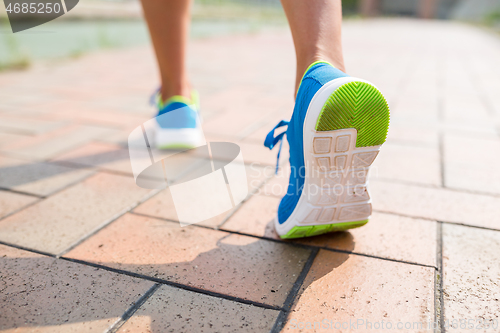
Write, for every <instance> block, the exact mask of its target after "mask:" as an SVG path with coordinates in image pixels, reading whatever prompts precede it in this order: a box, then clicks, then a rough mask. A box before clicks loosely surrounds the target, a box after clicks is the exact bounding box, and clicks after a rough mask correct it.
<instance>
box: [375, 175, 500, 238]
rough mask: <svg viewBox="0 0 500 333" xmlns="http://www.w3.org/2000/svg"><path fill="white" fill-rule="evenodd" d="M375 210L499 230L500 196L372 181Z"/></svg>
mask: <svg viewBox="0 0 500 333" xmlns="http://www.w3.org/2000/svg"><path fill="white" fill-rule="evenodd" d="M370 193H371V197H372V199H373V209H374V210H375V211H381V212H388V213H396V214H401V215H406V216H411V217H417V218H427V219H431V220H435V221H444V222H454V223H462V224H469V225H475V226H482V227H488V228H494V229H500V221H498V216H499V214H500V197H495V196H490V195H482V194H473V193H467V192H459V191H455V190H448V189H443V188H432V187H423V186H416V185H403V184H395V183H391V182H382V181H371V182H370Z"/></svg>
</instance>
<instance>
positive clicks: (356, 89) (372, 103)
mask: <svg viewBox="0 0 500 333" xmlns="http://www.w3.org/2000/svg"><path fill="white" fill-rule="evenodd" d="M388 128H389V107H388V105H387V101H386V100H385V98H384V96H383V95H382V93H380V91H379V90H378V89H377V88H376V87H375V86H374V85H372V84H371V83H369V82H367V81H364V80H360V79H356V78H352V77H348V78H339V79H336V80H333V81H331V82H329V83H327V84H326V85H324V86H323V87H322V88H321V89H320V90H319V91H318V92H317V93H316V94H315V96H314V97H313V99H312V101H311V103H310V105H309V108H308V110H307V115H306V119H305V121H304V162H305V175H306V177H305V182H304V189H303V191H302V195H301V197H300V199H299V202H298V203H297V206H296V207H295V209H294V211H293V213H292V214H291V215H290V217H289V218H288V219H287V220H286V221H285V222H284V223H282V224H280V223H279V222H278V219H277V218H276V219H275V226H276V230H277V232H278V234H279V235H280V237H281V238H284V239H290V238H299V237H309V236H316V235H320V234H324V233H328V232H335V231H343V230H347V229H353V228H358V227H361V226H363V225H365V224H366V223H368V220H369V218H370V215H371V212H372V207H371V198H370V194H369V191H368V182H367V175H368V171H369V168H370V166H371V164H372V163H373V161H374V160H375V158H376V156H377V155H378V152H379V150H380V147H381V145H382V144H383V143H384V142H385V140H386V136H387V130H388Z"/></svg>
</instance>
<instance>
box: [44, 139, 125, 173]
mask: <svg viewBox="0 0 500 333" xmlns="http://www.w3.org/2000/svg"><path fill="white" fill-rule="evenodd" d="M52 161H57V162H61V163H67V164H69V165H83V166H89V167H98V168H100V169H104V170H111V171H116V172H122V173H127V174H130V175H132V174H133V173H132V167H131V165H130V155H129V152H128V149H127V148H126V147H123V146H120V145H117V144H111V143H103V142H91V143H88V144H86V145H84V146H81V147H77V148H76V149H72V150H71V151H68V152H64V153H63V154H60V155H57V156H56V157H55V158H54V159H53V160H52Z"/></svg>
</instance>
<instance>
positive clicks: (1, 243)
mask: <svg viewBox="0 0 500 333" xmlns="http://www.w3.org/2000/svg"><path fill="white" fill-rule="evenodd" d="M0 245H4V246H8V247H13V248H15V249H18V250H23V251H27V252H31V253H35V254H40V255H42V256H46V257H51V258H55V259H57V256H56V255H55V254H53V253H49V252H44V251H39V250H35V249H31V248H29V247H24V246H21V245H17V244H12V243H9V242H4V241H2V240H0Z"/></svg>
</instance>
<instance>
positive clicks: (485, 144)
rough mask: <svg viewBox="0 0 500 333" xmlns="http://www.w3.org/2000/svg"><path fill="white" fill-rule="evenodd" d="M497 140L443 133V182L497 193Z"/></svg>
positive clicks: (499, 187) (499, 178)
mask: <svg viewBox="0 0 500 333" xmlns="http://www.w3.org/2000/svg"><path fill="white" fill-rule="evenodd" d="M498 151H500V140H498V139H496V140H491V139H481V138H472V137H464V136H460V135H449V134H448V135H445V136H444V165H445V175H446V176H445V181H446V182H445V184H446V186H447V187H451V188H456V189H465V190H472V191H478V192H484V193H493V194H500V174H499V173H498V165H499V164H500V157H499V156H498V154H497V153H496V152H498Z"/></svg>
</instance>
